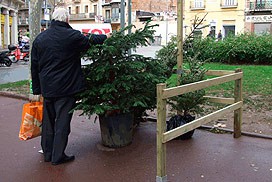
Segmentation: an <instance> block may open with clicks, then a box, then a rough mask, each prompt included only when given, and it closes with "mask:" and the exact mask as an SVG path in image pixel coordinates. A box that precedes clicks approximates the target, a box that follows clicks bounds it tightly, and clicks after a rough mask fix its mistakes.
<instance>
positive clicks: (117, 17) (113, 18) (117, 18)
mask: <svg viewBox="0 0 272 182" xmlns="http://www.w3.org/2000/svg"><path fill="white" fill-rule="evenodd" d="M110 21H111V23H120V17H119V16H113V17H111V19H110Z"/></svg>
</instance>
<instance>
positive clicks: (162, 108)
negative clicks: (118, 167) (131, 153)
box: [156, 69, 243, 182]
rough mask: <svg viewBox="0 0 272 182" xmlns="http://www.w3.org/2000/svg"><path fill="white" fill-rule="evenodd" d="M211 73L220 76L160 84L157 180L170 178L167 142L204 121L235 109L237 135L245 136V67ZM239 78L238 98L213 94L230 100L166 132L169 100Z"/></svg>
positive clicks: (221, 100) (217, 100)
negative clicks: (243, 88) (220, 107)
mask: <svg viewBox="0 0 272 182" xmlns="http://www.w3.org/2000/svg"><path fill="white" fill-rule="evenodd" d="M206 74H207V75H212V76H218V77H215V78H212V79H207V80H203V81H199V82H195V83H191V84H186V85H182V86H178V87H173V88H166V84H158V85H157V177H156V182H166V181H167V175H166V142H168V141H170V140H172V139H174V138H176V137H178V136H180V135H182V134H184V133H187V132H188V131H191V130H193V129H195V128H197V127H199V126H201V125H202V124H205V123H208V122H210V121H212V120H214V119H218V118H220V117H222V116H224V115H225V114H227V113H230V112H233V111H234V138H238V137H240V136H241V123H242V106H243V101H242V77H243V72H242V70H241V69H236V70H235V71H224V70H209V71H208V72H207V73H206ZM230 81H235V86H234V98H223V97H209V96H205V97H206V98H208V99H209V101H210V102H215V103H222V104H229V105H228V106H226V107H224V108H222V109H220V110H217V111H215V112H213V113H211V114H208V115H206V116H203V117H201V118H198V119H195V120H194V121H192V122H190V123H187V124H185V125H182V126H180V127H178V128H175V129H173V130H171V131H167V132H166V100H167V99H168V98H170V97H174V96H178V95H181V94H185V93H188V92H193V91H196V90H200V89H204V88H208V87H211V86H214V85H219V84H222V83H226V82H230Z"/></svg>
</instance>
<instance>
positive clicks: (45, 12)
mask: <svg viewBox="0 0 272 182" xmlns="http://www.w3.org/2000/svg"><path fill="white" fill-rule="evenodd" d="M45 15H46V16H47V0H45V10H44V16H45ZM45 28H46V29H48V21H47V20H45Z"/></svg>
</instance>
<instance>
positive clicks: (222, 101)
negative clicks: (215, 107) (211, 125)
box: [204, 96, 234, 104]
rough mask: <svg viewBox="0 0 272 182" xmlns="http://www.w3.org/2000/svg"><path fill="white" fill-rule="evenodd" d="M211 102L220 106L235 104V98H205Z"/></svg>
mask: <svg viewBox="0 0 272 182" xmlns="http://www.w3.org/2000/svg"><path fill="white" fill-rule="evenodd" d="M204 98H206V99H208V101H209V102H214V103H219V104H233V103H234V98H224V97H214V96H204Z"/></svg>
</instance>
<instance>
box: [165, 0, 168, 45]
mask: <svg viewBox="0 0 272 182" xmlns="http://www.w3.org/2000/svg"><path fill="white" fill-rule="evenodd" d="M167 13H168V0H166V14H165V15H166V19H165V28H166V30H165V34H166V36H165V42H166V44H167V42H168V15H167Z"/></svg>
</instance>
